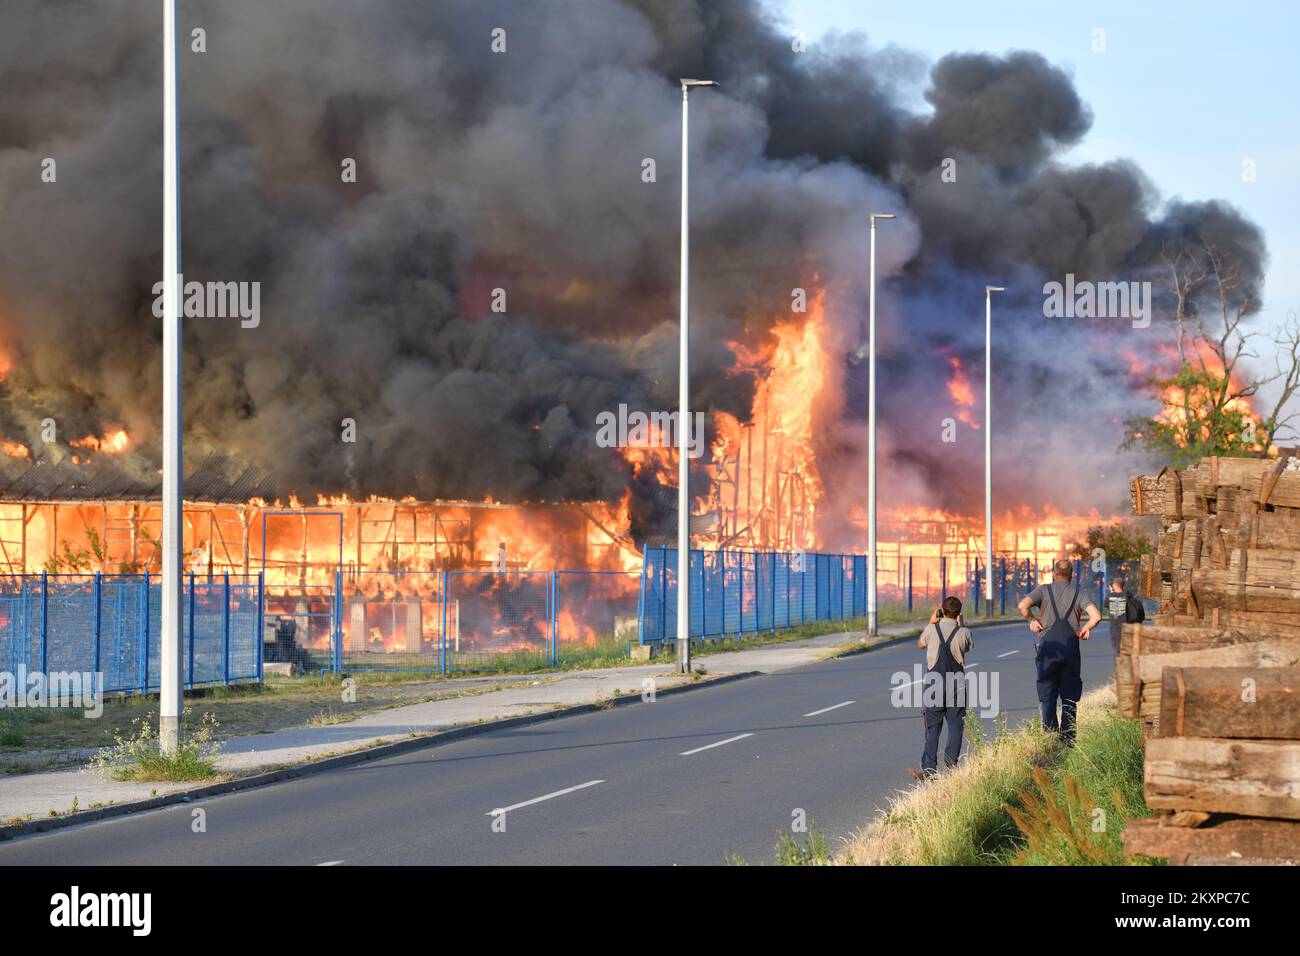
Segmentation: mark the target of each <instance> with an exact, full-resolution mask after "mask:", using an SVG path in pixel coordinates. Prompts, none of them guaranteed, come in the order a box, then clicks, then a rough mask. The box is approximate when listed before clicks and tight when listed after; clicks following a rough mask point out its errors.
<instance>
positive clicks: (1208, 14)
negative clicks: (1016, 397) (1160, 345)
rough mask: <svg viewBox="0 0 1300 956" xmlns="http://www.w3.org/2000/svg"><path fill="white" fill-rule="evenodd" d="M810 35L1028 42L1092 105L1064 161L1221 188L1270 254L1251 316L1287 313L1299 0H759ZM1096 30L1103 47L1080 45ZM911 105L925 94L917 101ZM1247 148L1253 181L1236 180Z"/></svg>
mask: <svg viewBox="0 0 1300 956" xmlns="http://www.w3.org/2000/svg"><path fill="white" fill-rule="evenodd" d="M770 6H771V9H772V10H773V11H774V12H775V13H777V14H778V16H781V17H782V18H783V19H784V20H785V21H786V23H787V24H788V25H789V27H790V28H791V29H792V30H796V29H797V30H799V31H800V32H802V33H803V35H804V36H805V37H806V38H807V39H808V40H809V41H810V42H815V41H816V39H817V38H818V37H819V36H822V35H823V34H824V33H826V32H827V31H829V30H838V31H840V32H852V31H857V32H861V33H865V34H866V35H867V37H868V38H869V40H870V42H871V45H872V46H873V47H880V46H885V45H888V44H891V43H892V44H896V45H897V46H899V47H902V48H904V49H907V50H913V51H916V52H919V53H921V54H924V55H925V56H927V57H928V58H930V59H931V60H933V59H937V58H938V57H940V56H942V55H943V54H945V53H950V52H954V51H972V50H975V51H982V52H991V53H1002V52H1005V51H1007V50H1012V49H1029V50H1036V51H1038V52H1039V53H1041V54H1042V55H1043V56H1045V57H1046V58H1047V59H1048V60H1050V61H1051V62H1052V63H1054V64H1056V65H1058V66H1061V67H1064V68H1065V69H1066V70H1067V71H1069V72H1070V73H1071V74H1072V75H1073V77H1074V81H1075V87H1076V88H1077V90H1078V91H1079V95H1080V96H1081V98H1082V99H1083V100H1084V101H1085V102H1086V103H1088V104H1089V106H1090V107H1091V108H1092V111H1093V126H1092V129H1091V131H1090V132H1089V133H1088V135H1087V136H1086V137H1085V139H1084V140H1083V142H1081V143H1080V144H1079V145H1077V146H1076V147H1074V148H1073V149H1072V150H1071V151H1070V152H1069V153H1067V154H1066V155H1065V159H1066V160H1067V161H1071V162H1091V161H1102V160H1107V159H1114V158H1119V157H1125V158H1129V159H1132V160H1134V161H1135V162H1136V163H1137V164H1138V165H1139V166H1141V167H1142V169H1143V170H1144V171H1145V172H1146V173H1147V175H1148V176H1149V177H1150V178H1151V180H1152V181H1153V182H1154V183H1155V185H1156V186H1157V187H1158V188H1159V190H1160V192H1161V195H1162V197H1164V198H1166V199H1168V198H1172V197H1175V196H1178V197H1181V198H1183V199H1216V198H1217V199H1223V200H1226V201H1228V202H1230V203H1232V204H1233V205H1235V206H1237V207H1238V208H1240V209H1241V210H1243V211H1244V212H1245V213H1246V214H1247V215H1248V216H1249V217H1250V218H1251V219H1253V220H1254V221H1255V222H1256V223H1257V224H1259V226H1260V227H1261V228H1262V229H1263V230H1264V233H1265V236H1266V238H1267V241H1268V248H1269V254H1270V268H1269V271H1268V277H1267V287H1266V289H1265V307H1264V311H1263V312H1262V313H1261V315H1260V316H1259V317H1258V318H1257V319H1256V320H1255V321H1254V326H1255V328H1257V329H1259V330H1261V331H1263V330H1264V329H1265V328H1266V327H1267V324H1268V323H1269V322H1270V321H1271V320H1274V319H1276V320H1278V321H1280V320H1282V319H1284V318H1285V317H1286V316H1287V314H1288V313H1289V312H1292V311H1295V312H1297V313H1300V3H1296V2H1294V0H1292V2H1284V0H1268V2H1255V3H1251V2H1236V3H1225V2H1223V0H1219V2H1208V0H1183V2H1178V3H1156V2H1150V0H1127V2H1114V0H1092V2H1089V3H1086V4H1073V3H1071V4H1067V3H1061V2H1053V0H1032V2H1030V0H985V2H952V0H936V2H924V0H911V2H899V0H884V2H864V0H785V2H775V3H772V4H770ZM1098 28H1100V29H1103V30H1105V35H1106V36H1105V38H1106V47H1107V49H1106V52H1104V53H1094V52H1093V51H1092V42H1093V31H1094V30H1095V29H1098ZM919 105H921V106H923V105H924V104H923V103H921V104H919ZM1245 158H1251V159H1253V160H1255V163H1256V170H1257V181H1256V182H1254V183H1245V182H1243V181H1242V161H1243V159H1245Z"/></svg>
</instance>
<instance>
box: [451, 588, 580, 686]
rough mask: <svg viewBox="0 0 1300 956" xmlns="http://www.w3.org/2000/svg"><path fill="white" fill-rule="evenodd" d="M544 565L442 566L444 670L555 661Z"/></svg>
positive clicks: (521, 667) (506, 667)
mask: <svg viewBox="0 0 1300 956" xmlns="http://www.w3.org/2000/svg"><path fill="white" fill-rule="evenodd" d="M551 592H552V579H551V573H550V572H547V571H449V572H447V599H446V629H447V630H446V642H447V667H448V669H449V670H453V671H454V670H525V669H527V668H529V667H540V666H546V665H547V664H550V663H553V662H554V656H555V649H554V646H553V640H554V633H555V629H554V621H553V620H552V610H553V600H552V597H553V596H552V593H551Z"/></svg>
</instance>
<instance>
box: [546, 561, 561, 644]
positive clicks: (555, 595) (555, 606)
mask: <svg viewBox="0 0 1300 956" xmlns="http://www.w3.org/2000/svg"><path fill="white" fill-rule="evenodd" d="M549 577H550V579H551V580H550V581H548V582H547V585H548V590H549V591H550V598H551V599H550V601H549V602H548V603H549V604H550V605H551V615H550V618H551V624H550V626H551V666H552V667H554V666H555V664H556V661H557V660H558V652H559V643H560V636H559V634H558V633H557V628H558V626H559V616H560V615H559V610H560V607H559V605H560V577H559V574H558V572H556V571H551V572H550V575H549Z"/></svg>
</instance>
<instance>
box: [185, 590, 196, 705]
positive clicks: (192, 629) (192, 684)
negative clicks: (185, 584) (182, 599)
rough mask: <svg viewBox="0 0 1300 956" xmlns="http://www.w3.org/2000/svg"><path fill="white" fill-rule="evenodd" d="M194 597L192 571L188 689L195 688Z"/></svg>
mask: <svg viewBox="0 0 1300 956" xmlns="http://www.w3.org/2000/svg"><path fill="white" fill-rule="evenodd" d="M194 597H195V594H194V572H193V571H191V572H190V613H189V615H188V616H189V625H190V654H189V657H190V679H189V680H188V681H186V682H185V686H186V687H193V686H194V604H195V600H194Z"/></svg>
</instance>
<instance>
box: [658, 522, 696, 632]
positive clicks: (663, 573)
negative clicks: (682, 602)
mask: <svg viewBox="0 0 1300 956" xmlns="http://www.w3.org/2000/svg"><path fill="white" fill-rule="evenodd" d="M687 571H688V573H689V571H690V569H689V568H688V569H687ZM659 594H660V595H661V599H660V601H659V640H660V641H667V640H668V546H667V545H665V546H664V547H662V548H660V549H659Z"/></svg>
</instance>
